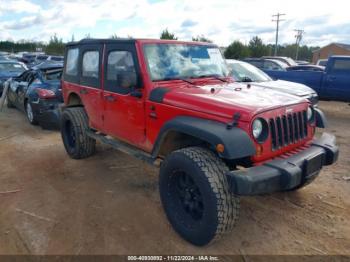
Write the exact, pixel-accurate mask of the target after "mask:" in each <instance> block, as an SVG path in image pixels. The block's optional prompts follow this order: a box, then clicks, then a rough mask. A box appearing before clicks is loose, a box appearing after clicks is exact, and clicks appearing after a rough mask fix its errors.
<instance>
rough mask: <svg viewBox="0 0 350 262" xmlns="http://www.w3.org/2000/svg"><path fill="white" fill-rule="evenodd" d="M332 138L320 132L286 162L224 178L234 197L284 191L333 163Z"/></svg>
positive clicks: (255, 168)
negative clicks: (235, 195)
mask: <svg viewBox="0 0 350 262" xmlns="http://www.w3.org/2000/svg"><path fill="white" fill-rule="evenodd" d="M338 154H339V149H338V146H337V145H336V139H335V136H333V135H330V134H327V133H324V134H323V135H322V137H321V138H319V139H317V140H315V141H313V143H312V145H311V146H310V147H309V148H307V149H305V150H304V151H302V152H300V153H297V154H295V155H293V156H291V157H289V158H286V159H276V160H272V161H270V162H267V163H264V164H263V165H260V166H255V167H251V168H248V169H245V170H236V171H229V172H228V173H227V174H226V175H227V179H228V182H229V185H230V188H231V190H232V192H234V193H235V194H237V195H259V194H266V193H272V192H277V191H285V190H290V189H293V188H296V187H298V186H299V185H301V184H302V183H304V182H305V181H307V180H312V179H314V178H315V177H316V176H317V175H318V174H319V172H320V170H321V169H322V167H323V166H328V165H331V164H333V163H334V162H336V161H337V159H338Z"/></svg>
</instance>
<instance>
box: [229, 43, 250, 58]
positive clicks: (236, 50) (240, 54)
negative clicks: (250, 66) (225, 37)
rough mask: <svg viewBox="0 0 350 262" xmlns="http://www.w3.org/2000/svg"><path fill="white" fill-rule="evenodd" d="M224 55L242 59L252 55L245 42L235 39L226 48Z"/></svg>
mask: <svg viewBox="0 0 350 262" xmlns="http://www.w3.org/2000/svg"><path fill="white" fill-rule="evenodd" d="M224 56H225V58H227V59H242V58H246V57H248V56H250V53H249V49H248V48H247V47H246V46H245V45H244V44H242V43H241V42H240V41H234V42H232V43H231V44H230V45H229V46H228V47H227V48H226V50H225V52H224Z"/></svg>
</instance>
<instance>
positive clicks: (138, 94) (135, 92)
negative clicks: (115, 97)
mask: <svg viewBox="0 0 350 262" xmlns="http://www.w3.org/2000/svg"><path fill="white" fill-rule="evenodd" d="M130 95H131V96H133V97H136V98H141V97H142V92H141V90H140V89H134V90H132V91H131V92H130Z"/></svg>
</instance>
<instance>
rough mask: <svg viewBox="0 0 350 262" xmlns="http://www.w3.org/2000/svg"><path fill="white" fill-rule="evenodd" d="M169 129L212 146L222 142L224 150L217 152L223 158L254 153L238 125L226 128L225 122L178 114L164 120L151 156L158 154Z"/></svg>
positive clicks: (249, 141)
mask: <svg viewBox="0 0 350 262" xmlns="http://www.w3.org/2000/svg"><path fill="white" fill-rule="evenodd" d="M170 131H176V132H179V133H183V134H186V135H190V136H193V137H196V138H198V139H201V140H203V141H205V142H207V143H209V144H210V145H211V146H212V147H213V148H216V146H217V145H218V144H223V145H224V147H225V150H224V152H222V153H218V154H219V156H220V157H222V158H225V159H240V158H244V157H248V156H252V155H254V154H255V153H256V149H255V145H254V142H253V141H252V139H251V138H250V137H249V135H248V134H247V133H246V132H245V131H244V130H242V129H240V128H238V127H232V128H230V129H228V128H227V125H226V124H225V123H221V122H218V121H213V120H208V119H203V118H196V117H189V116H178V117H175V118H173V119H171V120H169V121H168V122H166V123H165V124H164V126H163V127H162V129H161V130H160V132H159V134H158V137H157V140H156V142H155V144H154V147H153V150H152V156H153V157H157V156H158V153H159V150H160V148H161V145H162V142H163V141H164V139H165V137H166V136H167V134H168V133H169V132H170Z"/></svg>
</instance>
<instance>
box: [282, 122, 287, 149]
mask: <svg viewBox="0 0 350 262" xmlns="http://www.w3.org/2000/svg"><path fill="white" fill-rule="evenodd" d="M282 124H283V138H284V145H288V144H289V136H288V123H287V117H286V116H282Z"/></svg>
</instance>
